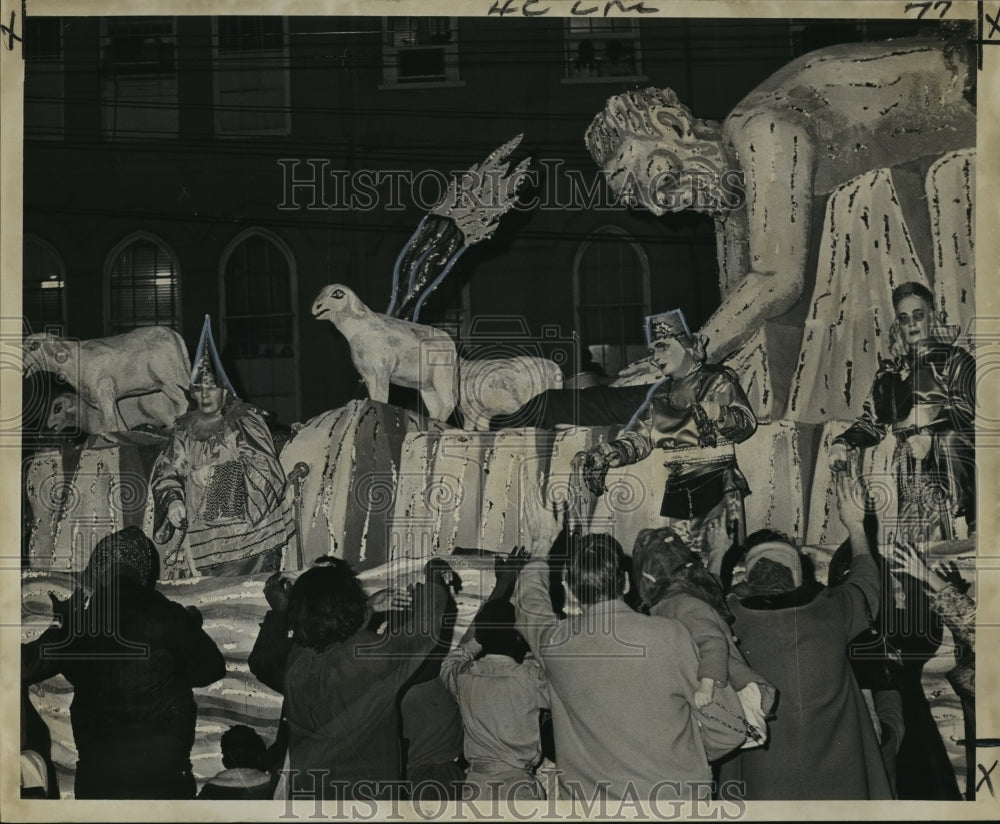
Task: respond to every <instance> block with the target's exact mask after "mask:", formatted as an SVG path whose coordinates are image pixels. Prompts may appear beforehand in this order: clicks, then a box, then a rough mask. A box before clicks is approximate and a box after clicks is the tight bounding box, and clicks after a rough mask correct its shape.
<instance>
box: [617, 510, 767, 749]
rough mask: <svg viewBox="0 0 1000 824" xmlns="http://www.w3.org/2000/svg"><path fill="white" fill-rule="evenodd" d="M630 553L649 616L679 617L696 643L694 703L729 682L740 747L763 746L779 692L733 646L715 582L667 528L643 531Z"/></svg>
mask: <svg viewBox="0 0 1000 824" xmlns="http://www.w3.org/2000/svg"><path fill="white" fill-rule="evenodd" d="M632 557H633V564H634V569H635V574H636V577H637V580H638V589H639V594H640V596H641V597H642V601H643V604H644V606H645V607H646V609H648V611H649V614H650V615H657V616H662V617H665V618H673V619H675V620H677V621H680V622H681V623H682V624H683V625H684V626H685V627H687V629H688V630H689V631H690V633H691V635H692V637H693V638H694V642H695V644H696V645H697V647H698V655H699V658H700V659H701V664H700V666H699V668H698V679H699V685H698V688H697V689H696V691H695V694H694V703H695V706H697V707H698V708H699V709H704V708H705V707H707V706H708V705H709V704H711V703H712V701H713V698H714V695H715V689H716V687H717V686H719V687H722V686H725V685H726V684H731V685H732V687H733V689H734V690H736V693H737V695H738V696H739V698H740V703H741V704H742V705H743V710H744V715H745V717H746V721H747V725H748V730H747V743H746V744H744V746H745V747H746V746H757V745H760V744H763V743H764V741H765V740H766V738H767V725H766V718H767V715H768V713H770V711H771V710H772V709H773V707H774V703H775V698H776V697H777V692H776V690H775V689H774V687H773V686H771V685H770V684H769V683H768V682H767V681H766V680H765V679H764V678H763V677H761V676H760V675H758V674H757V673H756V672H754V671H753V670H752V669H750V667H749V666H748V665H747V663H746V661H745V660H744V658H743V655H742V654H741V653H740V651H739V649H738V648H737V646H736V643H735V641H734V639H733V632H732V630H731V629H730V626H729V621H730V620H731V615H730V613H729V609H728V608H727V607H726V601H725V597H724V596H723V594H722V587H721V586H720V585H719V582H718V581H717V580H716V578H715V577H714V576H713V575H712V574H711V573H710V572H709V571H708V570H707V569H705V567H704V566H703V565H702V562H701V559H700V558H699V557H698V556H697V555H696V554H695V553H693V552H692V551H691V550H690V549H689V548H688V547H687V546H686V545H685V544H684V542H683V541H682V540H681V539H680V537H678V535H677V533H675V532H674V531H673V530H672V529H670V527H661V528H658V529H644V530H642V531H641V532H640V533H639V535H638V536H637V537H636V542H635V549H634V551H633V556H632Z"/></svg>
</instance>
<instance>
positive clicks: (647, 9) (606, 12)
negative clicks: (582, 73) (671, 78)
mask: <svg viewBox="0 0 1000 824" xmlns="http://www.w3.org/2000/svg"><path fill="white" fill-rule="evenodd" d="M541 2H542V0H493V3H492V4H491V5H490V8H489V11H488V12H487V13H486V14H487V16H495V17H505V16H507V15H508V14H520V15H521V16H523V17H542V16H543V15H546V14H548V13H549V12H550V11H551V10H552V9H551V7H549V6H546V7H544V8H535V6H537V5H539V4H540V3H541ZM933 2H934V0H927V5H928V6H931V5H933ZM937 2H938V4H941V3H944V4H947V5H948V6H951V0H937ZM583 3H584V0H574V3H573V7H572V8H571V9H570V14H571V15H573V16H575V17H590V16H594V15H597V16H601V17H610V16H612V14H615V15H618V14H626V15H627V14H629V13H630V12H635V13H636V14H655V13H656V12H658V11H659V10H660V9H659V8H658V7H655V6H647V5H646V3H645V2H644V0H638V2H635V3H631V4H626V3H625V2H624V0H607V2H606V3H604V5H603V7H602V6H601V5H596V6H587V7H584V6H583ZM945 11H947V9H945ZM942 16H943V13H942Z"/></svg>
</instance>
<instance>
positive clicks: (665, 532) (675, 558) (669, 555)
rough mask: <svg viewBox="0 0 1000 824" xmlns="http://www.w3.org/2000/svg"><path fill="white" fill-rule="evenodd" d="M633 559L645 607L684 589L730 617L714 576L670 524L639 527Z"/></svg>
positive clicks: (726, 616) (727, 618)
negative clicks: (649, 527) (651, 527)
mask: <svg viewBox="0 0 1000 824" xmlns="http://www.w3.org/2000/svg"><path fill="white" fill-rule="evenodd" d="M632 560H633V562H634V563H635V574H636V579H637V584H638V588H639V594H640V595H641V596H642V601H643V604H644V605H645V606H646V607H647V608H650V607H654V606H656V605H657V604H658V603H659V602H660V601H662V600H663V599H664V598H665V597H666V596H667V595H668V594H669V593H672V592H684V593H686V594H688V595H690V596H692V597H694V598H697V599H698V600H700V601H704V602H705V603H707V604H708V605H709V606H710V607H712V609H714V610H715V611H716V612H717V613H719V615H721V616H722V618H723V619H724V620H726V621H729V620H730V618H731V617H732V615H731V613H730V612H729V608H728V607H727V606H726V599H725V596H724V594H723V592H722V587H721V586H720V585H719V582H718V581H717V580H716V578H715V576H714V575H712V573H711V572H709V571H708V570H707V569H705V567H704V565H703V564H702V561H701V558H700V557H699V556H698V555H696V554H695V553H694V552H692V551H691V549H690V548H689V547H688V546H687V544H685V543H684V541H682V540H681V538H680V536H679V535H678V534H677V533H676V532H674V530H672V529H671V528H670V527H660V528H659V529H644V530H642V531H641V532H640V533H639V534H638V536H636V540H635V549H633V551H632Z"/></svg>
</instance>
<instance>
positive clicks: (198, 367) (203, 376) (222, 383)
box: [191, 315, 236, 397]
mask: <svg viewBox="0 0 1000 824" xmlns="http://www.w3.org/2000/svg"><path fill="white" fill-rule="evenodd" d="M204 385H211V386H219V387H221V388H223V389H225V390H227V391H228V392H229V394H230V395H232V396H233V397H236V390H235V389H233V385H232V383H230V381H229V376H228V375H227V374H226V370H225V369H223V368H222V360H221V359H220V358H219V350H218V349H216V347H215V338H214V337H213V336H212V318H211V316H210V315H205V324H204V325H203V326H202V327H201V338H200V339H199V340H198V349H197V351H196V352H195V354H194V368H193V369H192V370H191V386H204Z"/></svg>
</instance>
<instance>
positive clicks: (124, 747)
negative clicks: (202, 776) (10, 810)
mask: <svg viewBox="0 0 1000 824" xmlns="http://www.w3.org/2000/svg"><path fill="white" fill-rule="evenodd" d="M159 569H160V564H159V555H158V554H157V552H156V548H155V547H154V546H153V543H152V541H150V540H149V538H147V537H146V536H145V535H144V534H143V533H142V531H141V530H139V529H138V528H137V527H128V528H127V529H124V530H122V531H120V532H115V533H113V534H111V535H109V536H107V537H106V538H103V539H102V540H101V541H100V542H98V544H97V546H95V547H94V550H93V553H92V554H91V557H90V561H89V563H88V564H87V567H86V569H85V570H84V573H83V577H82V580H81V582H80V584H81V585H80V587H78V588H77V589H76V590H75V591H74V592H73V594H72V595H71V596H70V598H69V599H67V600H66V601H59V600H58V599H57V598H56V596H55V595H54V594H53V595H51V596H50V597H51V598H52V604H53V611H54V612H55V617H57V618H58V619H59V624H58V625H56V626H53V627H50V628H49V629H48V630H46V631H45V632H44V633H43V634H42V635H41V636H40V637H39V638H38V639H36V640H35V641H33V642H31V643H29V644H25V645H23V647H22V658H21V665H22V673H21V674H22V683H23V685H24V687H27V686H28V685H29V684H33V683H36V682H38V681H42V680H44V679H46V678H51V677H52V676H54V675H57V674H62V675H64V676H65V677H66V679H67V680H68V681H69V682H70V684H72V685H73V703H72V705H71V706H70V719H71V721H72V724H73V739H74V742H75V744H76V750H77V755H78V759H79V760H78V761H77V766H76V781H75V795H76V797H77V798H119V799H122V798H165V799H173V798H194V794H195V781H194V776H193V775H192V773H191V747H192V745H193V744H194V730H195V720H196V717H197V712H198V710H197V706H196V704H195V700H194V694H193V692H192V688H193V687H204V686H208V685H209V684H211V683H213V682H215V681H218V680H219V679H220V678H222V677H223V676H224V675H225V674H226V663H225V659H224V658H223V657H222V653H221V652H219V649H218V647H217V646H216V645H215V642H214V641H212V639H211V638H209V637H208V635H206V634H205V632H204V630H202V628H201V615H200V613H198V611H197V610H196V609H195V608H193V607H190V608H185V607H182V606H181V605H180V604H177V603H174V602H173V601H169V600H167V598H165V597H164V596H163V595H162V594H161V593H159V592H157V590H156V588H155V584H156V579H157V577H158V575H159ZM88 596H89V598H88Z"/></svg>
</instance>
